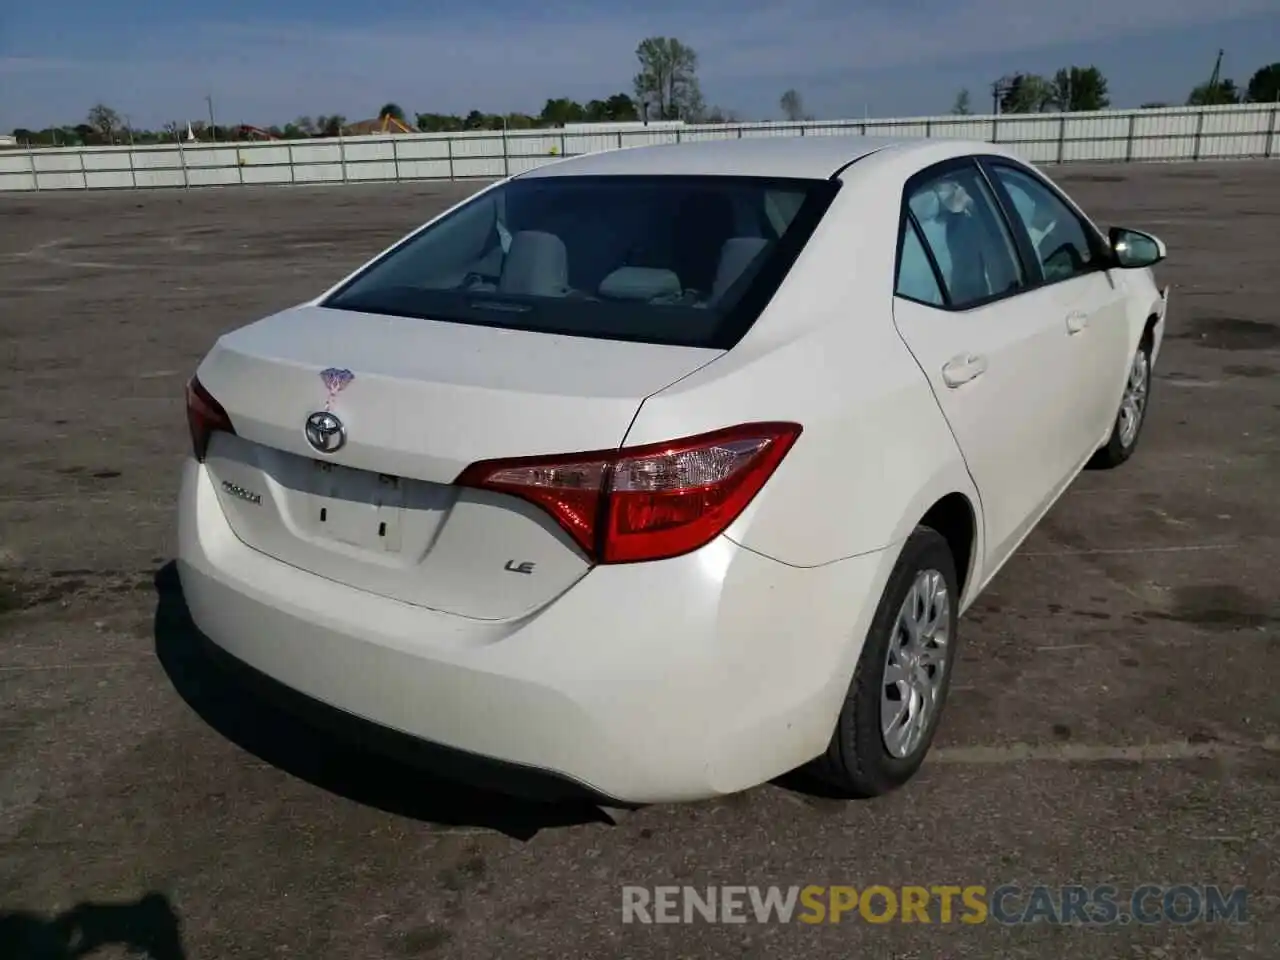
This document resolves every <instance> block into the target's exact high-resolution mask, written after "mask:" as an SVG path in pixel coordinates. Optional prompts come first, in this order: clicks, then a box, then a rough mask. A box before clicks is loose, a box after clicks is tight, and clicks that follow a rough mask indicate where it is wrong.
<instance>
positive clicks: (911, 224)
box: [893, 207, 951, 309]
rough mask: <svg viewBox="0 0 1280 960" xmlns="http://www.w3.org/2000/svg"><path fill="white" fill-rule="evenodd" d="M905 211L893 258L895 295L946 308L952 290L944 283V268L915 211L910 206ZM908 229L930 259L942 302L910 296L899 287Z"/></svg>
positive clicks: (949, 304) (922, 303)
mask: <svg viewBox="0 0 1280 960" xmlns="http://www.w3.org/2000/svg"><path fill="white" fill-rule="evenodd" d="M904 212H905V214H906V216H905V217H904V218H903V219H902V220H901V223H902V226H901V228H900V229H899V230H898V249H897V251H896V252H895V253H894V259H893V263H894V267H893V295H894V296H895V297H901V298H902V299H903V300H907V301H910V302H911V303H918V304H920V305H921V306H925V307H939V308H942V309H946V308H948V307H950V306H951V291H949V290H948V289H947V285H946V284H945V283H943V280H942V268H941V267H939V266H938V260H937V258H936V257H935V256H934V255H933V248H932V247H931V246H929V241H928V240H926V239H925V236H924V231H923V230H921V229H920V223H919V221H917V220H916V215H915V213H913V212H912V211H911V209H910V208H909V207H908V208H907V209H906V210H905V211H904ZM908 230H910V231H911V232H912V233H913V234H915V238H916V243H918V244H920V249H922V250H923V251H924V255H925V258H926V259H927V260H928V261H929V270H930V271H931V273H932V274H933V282H934V283H935V284H937V287H938V293H939V295H941V297H942V303H932V302H930V301H928V300H921V299H919V298H918V297H912V296H908V295H907V294H905V293H903V292H902V291H901V290H900V289H899V284H900V283H901V282H902V250H903V247H904V246H905V245H906V242H907V231H908Z"/></svg>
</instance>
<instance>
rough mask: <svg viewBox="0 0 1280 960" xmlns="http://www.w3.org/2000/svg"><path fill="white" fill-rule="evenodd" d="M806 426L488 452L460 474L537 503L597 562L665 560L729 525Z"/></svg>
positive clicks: (467, 481)
mask: <svg viewBox="0 0 1280 960" xmlns="http://www.w3.org/2000/svg"><path fill="white" fill-rule="evenodd" d="M800 430H801V428H800V425H799V424H795V423H748V424H743V425H741V426H737V427H731V428H729V429H727V430H718V431H716V432H714V433H707V434H702V435H700V436H696V437H688V438H686V439H683V440H673V441H671V442H669V443H656V444H649V445H647V446H643V447H624V448H622V449H621V450H609V451H598V452H594V453H583V454H569V455H566V456H552V457H527V458H521V459H515V460H486V461H483V462H481V463H476V464H472V465H471V466H470V467H468V468H467V469H466V470H464V471H463V472H462V474H461V475H460V476H459V477H458V479H457V481H456V482H457V483H458V484H459V485H460V486H465V487H475V488H478V489H483V490H496V491H500V492H503V493H508V494H511V495H513V496H517V497H520V498H522V499H524V500H527V501H529V502H530V503H534V504H537V505H538V506H540V507H542V508H543V509H544V510H546V511H547V512H548V513H550V514H551V515H552V516H553V517H555V519H556V520H557V521H559V523H560V525H561V526H562V527H564V529H565V530H566V531H567V532H568V533H569V535H570V536H571V537H573V539H574V540H575V541H576V542H577V544H578V545H579V546H580V547H582V549H583V550H584V551H585V552H586V553H587V555H588V556H590V557H592V558H593V559H594V560H596V561H597V562H598V563H631V562H635V561H639V560H658V559H662V558H665V557H675V556H679V555H680V554H682V553H689V552H691V551H693V550H696V549H698V548H699V547H701V546H704V545H705V544H707V543H709V542H710V541H712V540H713V539H715V538H716V537H717V536H719V535H720V534H721V533H723V532H724V531H725V530H726V529H727V528H728V527H729V525H730V524H731V523H733V521H734V520H735V519H737V517H738V515H739V514H741V513H742V511H743V510H744V509H745V508H746V506H747V504H749V503H750V502H751V500H752V499H753V498H754V497H755V495H756V494H757V493H759V492H760V488H761V487H763V486H764V484H765V481H767V480H768V479H769V477H770V476H772V474H773V471H774V470H775V469H777V466H778V464H779V463H781V462H782V458H783V457H784V456H786V454H787V451H788V450H790V449H791V447H792V445H793V444H794V443H795V441H796V438H797V437H799V436H800Z"/></svg>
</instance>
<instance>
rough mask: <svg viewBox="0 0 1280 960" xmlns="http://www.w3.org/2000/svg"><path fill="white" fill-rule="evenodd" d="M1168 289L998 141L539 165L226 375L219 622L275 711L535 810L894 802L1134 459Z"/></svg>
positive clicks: (213, 579) (234, 339) (866, 144)
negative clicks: (996, 635) (1021, 549)
mask: <svg viewBox="0 0 1280 960" xmlns="http://www.w3.org/2000/svg"><path fill="white" fill-rule="evenodd" d="M1164 255H1165V248H1164V246H1163V245H1162V244H1161V243H1160V241H1159V240H1157V239H1156V238H1154V237H1152V236H1150V235H1148V234H1145V233H1141V232H1138V231H1136V230H1129V229H1122V228H1112V229H1110V231H1109V232H1108V231H1104V230H1102V229H1099V228H1098V227H1097V226H1095V225H1094V223H1093V222H1091V221H1090V219H1089V218H1088V217H1087V216H1086V215H1085V214H1084V213H1083V212H1082V211H1081V210H1080V208H1079V207H1077V206H1076V205H1075V204H1074V203H1073V202H1072V201H1071V200H1070V199H1069V198H1068V197H1067V196H1065V195H1064V194H1063V192H1062V191H1061V190H1060V189H1058V188H1057V187H1056V186H1055V185H1054V184H1053V183H1052V182H1051V181H1050V180H1049V179H1047V178H1046V176H1045V175H1044V174H1043V173H1041V172H1039V171H1038V170H1036V169H1035V168H1033V167H1031V166H1029V165H1028V164H1026V163H1024V162H1023V161H1021V160H1020V159H1018V157H1017V156H1016V155H1015V154H1013V153H1011V152H1009V151H1007V150H1005V149H1002V148H1001V147H998V146H993V145H991V144H987V143H977V142H960V141H953V140H915V141H912V140H905V141H891V140H879V139H868V138H861V137H807V138H772V139H744V140H734V141H715V142H705V143H693V144H685V145H680V146H661V147H644V148H637V149H629V150H618V151H611V152H605V153H597V154H591V155H588V156H583V157H578V158H573V159H568V160H564V161H559V162H555V163H552V164H550V165H547V166H542V167H539V168H537V169H535V170H532V171H530V172H527V173H523V174H520V175H519V176H516V177H513V178H510V179H507V180H504V181H502V182H499V183H496V184H494V185H492V186H490V187H487V188H485V189H483V190H481V191H480V192H479V193H477V194H476V195H474V196H473V197H471V198H470V199H468V200H466V201H464V202H462V203H461V204H458V205H457V206H455V207H453V208H452V209H450V210H448V211H447V212H445V213H444V214H442V215H440V216H439V217H437V218H435V219H433V220H432V221H430V222H429V223H427V224H426V225H425V226H423V227H421V228H420V229H419V230H417V231H415V232H414V233H412V234H411V235H409V236H408V237H406V238H405V239H403V240H401V241H400V242H398V243H397V244H396V245H395V246H393V247H392V248H391V249H389V250H387V251H386V252H385V253H383V254H381V255H380V256H378V257H377V258H376V259H374V260H373V261H371V262H370V263H368V264H367V265H365V266H363V267H361V268H360V269H359V270H357V271H356V272H355V273H354V274H353V275H351V276H350V277H348V278H346V279H344V280H342V281H341V282H340V283H339V284H338V285H337V286H335V287H333V288H332V289H330V290H328V291H327V292H325V293H323V294H322V295H320V296H318V297H317V298H316V299H314V300H311V301H309V302H307V303H303V304H300V305H298V306H296V307H293V308H291V309H288V310H285V311H283V312H281V313H279V314H276V315H274V316H270V317H267V318H266V319H262V320H259V321H258V322H256V323H252V324H250V325H248V326H245V327H243V328H241V329H238V330H235V331H234V332H232V333H229V334H227V335H225V336H223V337H222V338H221V339H220V340H219V341H218V342H217V343H216V345H215V346H214V347H213V349H212V350H211V351H210V353H209V354H208V355H207V356H206V357H205V358H204V360H203V361H202V362H201V363H200V365H199V367H198V369H197V371H196V375H195V377H193V379H192V381H191V383H190V385H189V388H188V398H187V400H188V414H189V421H190V429H191V440H192V444H193V447H192V451H191V456H190V457H189V458H188V459H187V461H186V463H185V467H184V471H183V476H182V487H181V498H180V514H179V538H180V553H179V570H180V576H181V580H182V584H183V587H184V590H185V595H186V600H187V603H188V605H189V607H190V610H191V613H192V615H193V617H194V620H195V623H196V625H197V626H198V627H199V628H200V629H201V631H202V632H203V633H204V634H205V635H207V637H208V638H209V639H211V640H212V641H213V642H214V643H215V644H216V645H217V646H218V647H221V648H222V649H223V650H224V651H225V652H227V653H229V654H230V655H231V656H232V657H233V658H234V659H236V660H238V661H241V662H243V663H244V664H247V665H249V666H250V667H252V668H254V672H256V673H258V674H265V675H266V676H267V677H269V678H273V679H274V680H275V681H278V684H271V686H276V687H283V688H289V689H290V690H291V691H292V692H294V693H300V694H302V695H304V696H303V697H302V698H300V699H303V700H304V701H305V702H309V703H314V702H316V701H319V703H320V704H325V705H328V707H331V708H337V709H338V710H339V711H341V712H344V713H346V714H350V715H354V716H355V717H356V718H360V720H362V721H367V722H368V723H361V722H359V721H357V725H358V726H359V727H360V728H362V729H367V730H370V731H377V730H382V731H384V732H385V731H388V730H389V731H392V732H395V733H396V735H398V736H399V737H400V738H401V739H404V737H405V735H407V736H408V737H409V738H412V741H411V742H413V743H415V744H424V745H429V746H431V749H434V750H436V751H437V752H439V753H441V754H443V755H445V756H448V757H452V758H455V759H458V760H460V761H463V762H464V763H469V764H470V766H471V770H472V772H477V771H478V772H483V771H487V770H489V769H496V770H498V771H499V773H500V775H503V774H505V773H510V774H511V779H510V784H511V788H512V789H513V790H519V791H531V790H537V791H538V792H539V795H542V796H558V795H561V794H566V795H572V794H574V793H576V792H578V791H586V792H588V793H589V795H591V796H594V797H596V798H597V799H601V800H603V801H605V802H609V803H613V804H618V805H625V804H634V803H646V802H661V801H679V800H689V799H695V798H703V797H710V796H715V795H720V794H726V793H730V792H734V791H740V790H743V789H745V788H749V787H752V786H753V785H756V784H760V783H762V782H764V781H767V780H769V779H771V778H774V777H776V776H777V775H780V774H782V773H784V772H787V771H791V770H793V769H796V768H800V767H805V768H807V769H809V770H811V771H814V772H816V773H818V774H819V775H821V776H822V777H824V778H825V779H826V780H828V781H829V782H830V784H831V785H832V786H833V787H835V788H836V789H838V790H840V791H842V792H843V793H845V794H846V795H849V796H872V795H877V794H880V793H883V792H885V791H888V790H891V789H893V788H895V787H897V786H899V785H901V784H903V783H904V782H905V781H907V780H908V779H909V778H910V777H911V776H912V775H913V774H914V773H915V772H916V770H917V769H918V767H919V766H920V764H921V762H922V760H923V759H924V757H925V754H926V752H927V751H928V749H929V746H930V743H931V741H932V740H933V737H934V734H935V731H936V730H937V727H938V722H939V718H940V715H941V712H942V709H943V704H944V701H945V699H946V696H947V689H948V685H949V682H950V678H951V673H952V669H953V667H954V664H955V661H956V643H957V630H956V625H957V618H958V617H959V615H960V614H962V613H963V612H964V610H965V609H966V608H967V607H968V606H969V605H970V604H972V603H973V601H974V599H975V598H976V597H977V596H978V595H979V593H980V592H981V591H982V589H983V588H984V587H985V586H986V585H987V583H988V582H989V581H990V580H991V578H992V576H993V575H994V574H995V573H996V571H998V570H999V569H1000V567H1001V565H1002V564H1004V563H1005V561H1006V560H1008V559H1009V557H1010V555H1011V554H1012V553H1013V552H1014V551H1015V549H1016V548H1017V547H1018V545H1019V544H1020V543H1021V542H1022V540H1023V539H1024V538H1025V537H1026V536H1027V534H1028V533H1029V532H1030V531H1031V529H1032V528H1033V527H1034V526H1035V525H1036V523H1037V521H1038V520H1039V519H1040V518H1041V517H1042V516H1043V515H1044V514H1045V512H1046V511H1047V510H1048V509H1049V508H1050V507H1051V506H1052V505H1053V504H1054V502H1055V501H1056V500H1057V499H1058V497H1059V496H1060V495H1061V494H1062V492H1063V491H1064V490H1065V489H1066V487H1067V486H1068V485H1069V484H1070V483H1071V482H1072V480H1073V479H1074V478H1075V476H1076V475H1077V473H1078V472H1079V471H1080V470H1081V469H1082V468H1083V467H1085V466H1086V465H1087V464H1090V463H1094V464H1098V465H1102V466H1114V465H1117V464H1120V463H1122V462H1123V461H1125V460H1126V459H1127V458H1128V457H1129V456H1130V455H1131V454H1132V452H1133V450H1134V448H1135V446H1136V444H1137V443H1138V439H1139V436H1140V433H1141V430H1142V425H1143V422H1144V420H1145V417H1146V413H1147V399H1148V391H1149V388H1150V383H1151V370H1152V365H1153V363H1154V362H1155V360H1156V358H1157V355H1158V353H1159V350H1160V344H1161V339H1162V335H1163V330H1164V316H1165V304H1166V300H1167V291H1166V293H1165V294H1162V293H1161V291H1160V290H1159V289H1158V288H1157V286H1156V284H1155V282H1154V279H1153V275H1152V272H1151V270H1150V268H1151V266H1152V265H1153V264H1155V263H1156V262H1158V261H1159V260H1161V259H1162V258H1163V257H1164ZM330 712H332V711H330ZM520 773H523V774H525V775H526V776H525V777H523V778H521V777H519V776H517V774H520ZM488 782H493V781H492V780H489V781H488Z"/></svg>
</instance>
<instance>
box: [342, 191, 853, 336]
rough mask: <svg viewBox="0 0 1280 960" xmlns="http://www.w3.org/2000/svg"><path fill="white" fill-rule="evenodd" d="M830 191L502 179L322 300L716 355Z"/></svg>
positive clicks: (781, 270) (786, 264)
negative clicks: (712, 351)
mask: <svg viewBox="0 0 1280 960" xmlns="http://www.w3.org/2000/svg"><path fill="white" fill-rule="evenodd" d="M836 186H837V185H836V184H835V183H834V182H832V181H828V180H762V179H756V178H746V177H675V176H659V177H614V176H610V177H605V176H596V177H535V178H530V179H516V180H511V181H508V182H507V183H504V184H502V185H500V186H498V187H495V188H493V189H491V190H488V191H486V192H484V193H482V194H480V195H479V196H477V197H476V198H475V199H473V200H471V201H470V202H468V203H466V204H464V205H463V206H461V207H459V208H458V209H457V210H455V211H454V212H453V213H451V214H449V215H448V216H447V217H445V218H443V219H441V220H440V221H438V222H437V223H435V224H433V225H431V226H430V227H428V228H426V229H425V230H423V231H422V232H420V233H418V234H417V235H416V236H414V237H412V238H411V239H410V240H408V241H407V242H405V243H404V244H402V245H400V246H399V247H397V248H395V249H394V250H392V251H391V252H389V253H388V254H387V255H385V256H384V257H382V258H381V259H379V260H378V261H376V262H375V263H373V264H372V265H371V266H369V267H368V268H367V269H366V270H364V271H363V272H361V273H360V274H358V275H357V276H356V277H354V278H353V279H352V280H351V281H350V282H348V283H347V284H345V285H344V286H343V287H342V288H341V289H339V290H338V291H337V292H335V293H334V294H333V295H332V296H330V297H329V298H328V300H326V301H325V306H328V307H333V308H337V309H342V310H359V311H364V312H368V313H380V314H393V315H398V316H409V317H422V318H424V319H430V320H444V321H454V322H457V323H471V324H483V325H487V326H496V327H504V328H508V329H519V330H534V331H543V332H548V333H561V334H570V335H574V336H586V337H601V338H607V339H615V340H639V341H645V342H649V343H663V344H675V345H687V346H699V347H713V348H719V349H727V348H728V347H731V346H732V345H733V343H735V342H736V341H737V340H738V339H739V338H740V337H741V336H742V335H743V334H744V333H745V332H746V330H747V328H748V327H750V325H751V323H752V322H753V321H754V320H755V318H756V316H757V315H758V314H759V313H760V311H761V310H762V309H763V307H764V305H765V304H766V303H767V302H768V300H769V298H770V297H771V296H772V294H773V292H774V291H775V290H776V289H777V287H778V285H779V284H780V283H781V282H782V280H783V278H784V277H785V276H786V273H787V270H788V269H789V268H790V266H791V264H792V263H793V262H794V260H795V258H796V256H797V255H798V254H799V252H800V250H801V249H802V248H803V246H804V243H805V241H806V240H807V239H808V237H809V235H810V234H811V233H812V231H813V229H814V227H815V226H816V225H817V223H818V221H819V220H820V219H821V217H822V214H823V213H824V212H825V210H826V208H827V205H828V204H829V203H830V201H831V197H832V196H833V195H834V192H835V190H836Z"/></svg>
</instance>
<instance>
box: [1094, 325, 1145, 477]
mask: <svg viewBox="0 0 1280 960" xmlns="http://www.w3.org/2000/svg"><path fill="white" fill-rule="evenodd" d="M1150 399H1151V338H1150V337H1144V338H1143V340H1142V344H1141V345H1140V346H1139V347H1138V350H1137V352H1136V353H1134V355H1133V361H1132V362H1131V363H1130V364H1129V379H1128V380H1126V381H1125V384H1124V394H1123V395H1122V396H1121V398H1120V410H1119V412H1118V413H1117V414H1116V421H1115V424H1114V426H1112V428H1111V436H1110V437H1108V438H1107V443H1106V445H1105V446H1103V447H1101V448H1099V449H1098V452H1097V453H1095V454H1094V455H1093V458H1092V459H1091V460H1090V461H1089V466H1090V467H1092V468H1093V469H1095V470H1098V469H1101V470H1108V469H1111V468H1112V467H1118V466H1120V464H1122V463H1124V462H1125V461H1126V460H1128V459H1129V458H1130V457H1131V456H1133V451H1134V450H1136V449H1137V446H1138V438H1139V437H1140V436H1141V435H1142V427H1143V424H1145V423H1146V422H1147V408H1148V405H1149V401H1150Z"/></svg>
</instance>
